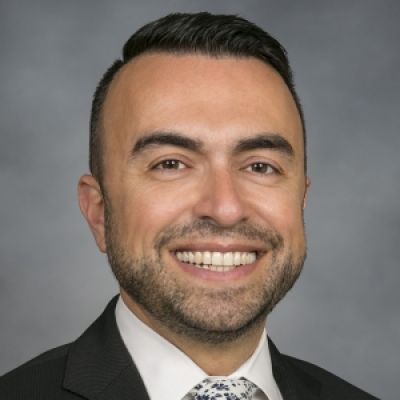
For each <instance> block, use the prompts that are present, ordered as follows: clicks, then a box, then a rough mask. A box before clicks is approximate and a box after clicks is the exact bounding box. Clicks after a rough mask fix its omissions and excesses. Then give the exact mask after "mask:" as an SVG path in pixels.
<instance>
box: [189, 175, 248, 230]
mask: <svg viewBox="0 0 400 400" xmlns="http://www.w3.org/2000/svg"><path fill="white" fill-rule="evenodd" d="M204 180H205V182H204V184H203V185H202V187H201V188H199V193H200V195H199V198H198V200H197V202H196V205H195V207H194V212H195V214H196V216H197V218H201V219H211V220H213V221H214V222H215V223H216V224H218V225H220V226H223V227H230V226H233V225H235V224H237V223H238V222H241V221H243V220H245V219H246V217H247V215H246V212H247V210H246V205H245V202H244V200H243V198H244V193H241V192H240V188H239V187H238V184H237V182H236V183H235V179H234V177H233V176H232V173H231V172H230V171H226V170H225V171H224V170H219V171H213V173H210V174H208V175H207V176H206V177H205V179H204Z"/></svg>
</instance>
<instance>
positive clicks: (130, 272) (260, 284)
mask: <svg viewBox="0 0 400 400" xmlns="http://www.w3.org/2000/svg"><path fill="white" fill-rule="evenodd" d="M105 217H106V218H105V236H106V245H107V256H108V261H109V264H110V266H111V269H112V271H113V273H114V275H115V277H116V279H117V281H118V283H119V285H120V287H121V288H122V289H124V291H125V292H126V293H127V294H128V295H129V297H130V298H131V300H132V301H134V302H135V303H136V304H138V305H139V306H141V307H142V308H143V309H144V310H145V311H146V312H147V313H148V314H149V315H150V316H151V317H152V318H153V319H155V320H156V321H158V322H159V323H160V324H161V325H162V326H164V327H166V328H167V329H169V330H170V331H172V332H174V333H176V334H178V335H181V336H185V337H188V338H191V339H194V340H196V341H199V342H202V343H208V344H220V343H227V342H231V341H234V340H237V339H238V338H240V337H242V336H244V335H246V334H247V333H249V332H250V331H252V330H253V329H255V328H257V327H259V326H260V325H262V324H264V323H265V319H266V317H267V315H268V314H269V313H270V312H271V311H272V309H273V308H274V307H275V305H276V304H277V303H278V302H279V301H280V300H281V299H282V298H283V297H284V295H285V294H286V293H287V292H288V291H289V290H290V288H291V287H292V286H293V284H294V283H295V281H296V280H297V278H298V276H299V275H300V272H301V270H302V267H303V264H304V260H305V256H306V254H305V248H304V249H303V250H302V252H301V254H299V255H298V256H297V257H295V256H294V255H293V252H292V251H290V250H286V249H285V247H284V242H283V238H282V237H281V235H279V234H278V233H277V232H275V231H272V230H269V229H265V228H262V227H260V226H256V225H251V224H248V223H241V224H238V225H237V226H235V227H232V228H229V229H227V228H224V227H220V226H218V225H216V224H215V223H214V222H212V221H210V220H197V221H193V222H192V223H191V224H187V225H177V226H173V227H170V228H168V229H166V230H164V231H162V232H161V233H160V234H159V235H158V236H157V237H156V239H155V241H154V247H153V251H152V252H151V255H148V256H146V257H140V258H139V257H135V256H134V255H131V254H130V253H129V251H128V249H127V248H124V247H123V246H121V243H123V241H121V240H119V239H120V237H119V233H118V226H117V224H116V222H115V221H113V216H112V212H111V207H106V212H105ZM205 237H207V238H209V239H213V238H227V237H229V238H233V239H235V240H240V239H241V240H247V241H249V240H257V241H261V242H262V243H263V244H264V245H265V246H266V248H267V249H268V254H269V262H268V261H267V263H268V265H265V266H262V265H260V266H259V267H258V268H264V271H265V274H264V279H259V280H257V281H256V282H254V280H253V282H252V283H247V284H242V285H241V286H238V287H237V286H236V287H223V288H216V287H204V286H199V285H198V284H197V285H196V284H195V283H192V282H190V281H189V280H188V279H184V278H182V276H180V275H178V274H176V273H174V272H173V269H172V268H170V267H169V266H168V265H167V264H166V263H165V261H164V260H163V259H162V250H163V249H164V248H165V246H166V245H167V244H170V243H173V241H176V240H179V239H181V240H182V238H185V241H186V242H187V241H188V239H190V240H192V241H193V242H195V241H196V239H198V238H205ZM239 268H240V267H239Z"/></svg>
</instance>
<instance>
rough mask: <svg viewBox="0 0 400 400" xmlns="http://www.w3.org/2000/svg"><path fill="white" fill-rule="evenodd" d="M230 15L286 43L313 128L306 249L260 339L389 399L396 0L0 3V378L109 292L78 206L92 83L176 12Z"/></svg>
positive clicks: (81, 323) (394, 304)
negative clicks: (130, 41)
mask: <svg viewBox="0 0 400 400" xmlns="http://www.w3.org/2000/svg"><path fill="white" fill-rule="evenodd" d="M200 10H209V11H213V12H222V13H239V14H241V15H242V16H244V17H247V18H249V19H251V20H253V21H254V22H256V23H258V24H259V25H261V26H262V27H263V28H265V29H266V30H267V31H269V32H271V33H272V34H273V35H275V36H277V37H278V38H279V39H280V40H281V41H282V42H283V43H284V44H285V46H286V47H287V49H288V51H289V55H290V57H291V61H292V64H293V67H294V70H295V78H296V81H297V87H298V90H299V92H300V97H301V98H302V100H303V103H304V108H305V112H306V118H307V123H308V137H309V166H310V168H309V170H310V175H311V179H312V189H311V192H310V197H309V202H308V208H307V211H306V225H307V231H308V238H309V257H308V260H307V262H306V267H305V271H304V273H303V275H302V277H301V279H300V281H299V282H298V283H297V285H296V286H295V288H294V289H293V291H292V292H291V293H290V294H289V295H288V296H287V298H286V299H285V300H284V301H283V302H282V303H281V304H280V305H279V306H278V307H277V309H276V310H275V312H274V313H273V315H272V317H271V318H270V320H269V321H270V322H269V332H270V334H271V336H272V338H273V339H274V340H275V342H276V343H277V344H278V346H279V347H280V349H281V350H282V351H284V352H287V353H290V354H292V355H294V356H297V357H300V358H304V359H307V360H309V361H312V362H315V363H317V364H320V365H321V366H323V367H325V368H327V369H329V370H331V371H333V372H336V373H337V374H339V375H341V376H342V377H344V378H345V379H348V380H350V381H352V382H353V383H354V384H356V385H358V386H361V387H363V388H364V389H365V390H368V391H370V392H372V393H373V394H375V395H378V396H379V397H382V398H384V399H392V400H395V399H398V398H399V395H398V391H397V388H398V379H399V377H400V372H399V361H400V340H399V336H400V317H399V300H400V296H399V292H398V287H399V283H400V270H399V266H400V265H399V260H398V254H399V247H400V241H399V234H400V213H399V195H400V180H399V173H400V157H399V152H400V134H399V128H400V123H399V121H400V116H399V114H400V107H399V105H400V104H399V103H400V101H399V93H400V90H399V89H400V85H399V82H400V80H399V68H400V50H399V49H400V47H399V40H400V24H399V18H400V12H399V11H400V3H399V2H398V1H395V0H394V1H372V0H364V1H330V2H328V1H325V2H323V1H296V2H295V1H282V0H281V1H267V0H263V1H261V0H260V1H201V2H200V1H178V0H176V1H172V0H169V1H165V0H164V1H162V0H159V1H145V2H138V1H132V0H131V1H113V2H111V1H108V2H106V1H99V0H97V1H71V0H69V1H68V2H67V1H64V2H61V1H59V2H56V1H8V2H7V1H1V3H0V35H1V36H0V38H1V43H0V46H1V48H0V55H1V65H0V68H1V74H0V76H1V86H0V87H1V91H0V96H1V108H0V126H1V138H0V166H1V168H0V185H1V186H0V187H1V189H0V190H1V208H0V222H1V242H0V263H1V264H0V265H1V278H0V279H1V280H0V289H1V291H0V313H1V315H0V320H1V332H0V341H1V353H0V373H4V372H6V371H8V370H10V369H11V368H14V367H15V366H17V365H18V364H20V363H21V362H23V361H25V360H27V359H28V358H30V357H33V356H34V355H36V354H38V353H39V352H42V351H44V350H46V349H48V348H49V347H52V346H56V345H58V344H62V343H64V342H67V341H70V340H72V339H74V338H76V337H77V336H78V335H79V334H80V333H81V331H82V330H83V329H84V328H85V327H86V326H87V325H88V324H89V323H90V322H91V321H92V320H93V319H94V318H95V317H96V316H97V315H98V313H99V312H100V311H101V310H102V309H103V307H104V306H105V304H106V302H107V301H108V299H109V298H110V296H112V295H113V294H114V293H116V291H117V286H116V284H115V281H114V279H113V277H112V275H111V273H110V272H109V268H108V265H107V263H106V261H105V259H104V257H103V256H102V255H100V254H99V253H98V252H97V249H96V247H95V245H94V242H93V240H92V237H91V235H90V233H89V230H88V229H87V227H86V225H85V223H84V221H83V219H82V218H81V216H80V213H79V211H78V207H77V204H76V183H77V179H78V177H79V175H80V174H81V173H83V172H85V171H87V142H88V117H89V109H90V101H91V96H92V93H93V90H94V88H95V85H96V83H97V81H98V79H99V77H100V75H101V74H102V73H103V71H104V70H105V69H106V67H107V66H108V65H109V64H110V63H111V61H112V60H113V59H114V58H116V57H118V56H119V54H120V49H121V46H122V44H123V43H124V41H125V40H126V39H127V38H128V37H129V36H130V34H131V33H133V31H134V30H136V29H137V28H138V27H139V26H141V25H142V24H143V23H145V22H147V21H149V20H151V19H154V18H157V17H159V16H161V15H163V14H165V13H168V12H172V11H200Z"/></svg>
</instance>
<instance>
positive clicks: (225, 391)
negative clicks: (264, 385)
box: [189, 378, 257, 400]
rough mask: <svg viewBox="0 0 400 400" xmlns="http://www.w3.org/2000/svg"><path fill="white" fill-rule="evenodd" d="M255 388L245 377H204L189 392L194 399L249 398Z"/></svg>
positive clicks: (246, 399)
mask: <svg viewBox="0 0 400 400" xmlns="http://www.w3.org/2000/svg"><path fill="white" fill-rule="evenodd" d="M256 390H257V386H256V385H255V384H254V383H252V382H250V381H248V380H247V379H245V378H240V379H209V378H206V379H204V380H203V381H202V382H200V383H199V384H198V385H196V386H195V387H194V388H193V389H192V390H191V391H190V392H189V393H190V394H191V395H192V396H193V399H194V400H251V398H252V396H253V394H254V392H255V391H256Z"/></svg>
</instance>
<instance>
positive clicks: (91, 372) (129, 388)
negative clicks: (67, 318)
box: [64, 296, 149, 400]
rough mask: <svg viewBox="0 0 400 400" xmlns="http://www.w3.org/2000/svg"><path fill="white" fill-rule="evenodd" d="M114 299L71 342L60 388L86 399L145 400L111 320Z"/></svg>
mask: <svg viewBox="0 0 400 400" xmlns="http://www.w3.org/2000/svg"><path fill="white" fill-rule="evenodd" d="M117 299H118V296H116V297H114V298H113V299H112V300H111V302H110V303H109V304H108V306H107V307H106V309H105V310H104V312H103V314H102V315H101V316H100V317H99V318H98V319H97V320H96V321H95V322H94V323H93V324H92V325H91V326H90V327H89V328H88V329H87V330H86V331H85V332H84V333H83V335H82V336H81V337H80V338H79V339H77V340H76V342H74V343H73V344H72V345H71V349H70V351H69V354H68V359H67V365H66V371H65V376H64V388H65V389H67V390H69V391H71V392H73V393H77V394H79V395H80V396H84V397H85V398H87V399H89V400H102V399H104V400H105V399H107V400H128V399H129V400H149V397H148V394H147V391H146V389H145V386H144V383H143V381H142V379H141V377H140V375H139V372H138V370H137V368H136V367H135V365H134V363H133V361H132V358H131V357H130V355H129V353H128V351H127V350H126V348H125V345H124V343H123V341H122V339H121V336H120V334H119V331H118V328H117V325H116V322H115V315H114V311H115V305H116V302H117Z"/></svg>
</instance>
